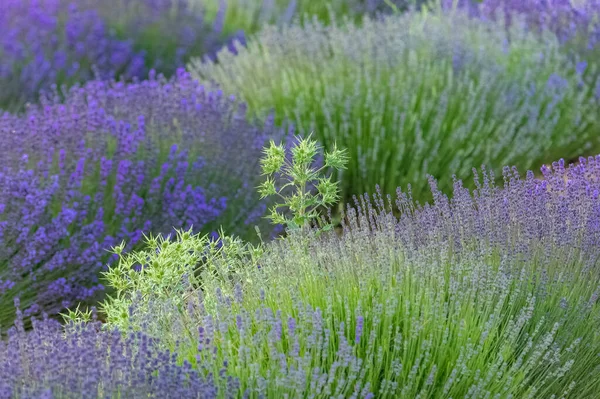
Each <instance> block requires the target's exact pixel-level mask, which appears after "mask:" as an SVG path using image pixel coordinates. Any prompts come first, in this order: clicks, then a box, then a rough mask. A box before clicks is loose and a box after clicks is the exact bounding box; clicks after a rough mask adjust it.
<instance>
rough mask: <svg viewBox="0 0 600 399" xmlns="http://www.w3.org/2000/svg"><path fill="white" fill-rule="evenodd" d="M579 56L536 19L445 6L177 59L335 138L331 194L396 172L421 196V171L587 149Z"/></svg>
mask: <svg viewBox="0 0 600 399" xmlns="http://www.w3.org/2000/svg"><path fill="white" fill-rule="evenodd" d="M579 61H581V60H579ZM579 61H578V60H571V59H570V58H569V57H568V56H567V55H565V54H564V53H563V51H562V48H561V45H560V43H559V41H558V39H557V38H556V36H555V35H553V34H551V33H549V32H545V33H544V34H542V35H541V36H540V35H539V34H537V33H533V32H531V31H528V30H527V29H525V28H523V27H522V26H520V25H518V24H515V25H511V26H510V27H509V28H508V29H506V28H505V27H504V26H502V25H500V24H498V23H496V22H494V21H482V20H480V19H475V18H471V17H470V16H469V15H468V14H466V13H465V12H463V11H462V10H456V11H452V12H441V11H440V12H429V13H415V12H409V13H405V14H403V15H397V16H393V17H388V18H384V19H378V20H369V19H366V20H365V21H364V23H363V24H362V25H361V26H355V25H353V24H342V25H334V26H324V25H322V24H319V23H316V22H315V23H314V24H308V25H305V26H300V25H299V24H296V25H293V26H290V27H287V28H283V29H282V30H277V29H271V28H266V29H265V30H264V31H263V32H261V33H260V34H258V35H257V36H256V37H255V38H254V40H252V41H251V42H249V43H248V46H247V47H246V48H243V49H242V48H240V49H239V54H238V55H237V56H233V55H230V54H228V53H226V52H222V53H220V54H219V56H218V62H216V63H206V62H204V63H202V62H193V63H192V65H191V66H190V68H191V70H192V73H193V74H194V76H197V77H198V78H200V79H204V80H206V81H216V82H217V83H218V84H219V85H221V86H222V87H223V89H224V90H225V91H226V92H228V93H239V94H240V95H241V98H242V99H244V100H245V101H247V103H248V105H249V109H250V111H252V112H254V113H256V114H257V115H258V116H266V115H268V112H270V111H271V110H275V116H276V121H278V122H284V121H286V120H291V121H293V122H294V124H295V125H296V128H297V129H298V132H299V133H300V134H307V133H309V132H310V131H313V130H314V131H315V132H316V134H315V138H316V139H317V140H318V141H319V142H320V144H322V145H323V146H324V147H325V150H331V148H332V147H331V146H332V144H333V143H334V142H337V143H338V144H339V145H340V146H342V147H345V148H347V149H348V153H349V155H350V163H349V164H348V169H347V170H345V171H343V172H342V173H339V174H338V175H337V177H339V178H340V179H341V180H340V182H341V198H342V199H343V200H345V201H348V200H351V196H352V194H353V193H356V192H365V191H369V190H372V189H373V187H374V186H375V184H379V185H380V186H381V188H382V190H383V191H384V192H385V193H390V194H392V193H393V192H394V190H395V188H396V187H397V186H406V185H407V184H409V183H410V184H412V192H413V195H414V196H415V198H418V199H421V200H423V199H427V198H428V190H427V184H426V178H425V176H426V173H430V174H432V175H433V176H435V177H436V178H438V179H439V184H440V185H441V187H442V188H444V189H448V188H450V187H451V185H452V182H451V180H450V179H449V178H448V176H447V174H448V173H455V174H456V175H457V176H459V177H462V178H465V177H466V176H468V175H469V173H470V168H471V167H472V165H481V164H492V165H503V164H513V163H517V164H519V165H522V166H523V167H525V168H534V167H535V168H538V167H539V166H540V165H541V164H542V163H543V162H547V161H550V160H552V159H556V158H558V157H560V156H564V157H565V158H571V157H576V156H578V155H579V154H582V153H585V152H587V151H592V150H591V148H598V147H597V146H598V145H600V143H599V142H598V137H600V135H598V132H599V126H600V117H599V116H598V112H597V109H598V105H599V101H600V83H599V81H598V79H597V78H596V77H595V76H596V75H597V74H596V73H595V72H594V71H595V70H596V69H597V68H596V66H595V65H593V64H591V63H590V65H589V66H586V65H585V63H584V62H579Z"/></svg>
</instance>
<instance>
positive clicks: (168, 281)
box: [101, 230, 263, 331]
mask: <svg viewBox="0 0 600 399" xmlns="http://www.w3.org/2000/svg"><path fill="white" fill-rule="evenodd" d="M123 249H124V244H122V245H120V246H118V247H116V248H114V253H116V254H118V255H119V260H118V262H117V264H116V265H115V266H114V267H111V268H110V269H109V270H108V271H107V272H105V273H104V277H105V278H106V279H107V281H108V283H109V284H110V286H111V287H112V288H113V291H114V295H112V296H110V297H109V298H108V299H106V300H105V301H104V302H103V303H102V305H101V310H102V312H103V313H104V314H105V315H106V321H107V324H108V325H109V326H114V327H118V328H120V329H121V330H122V331H127V329H128V328H130V327H132V328H140V324H137V325H136V324H134V325H131V321H132V320H133V316H134V315H133V314H132V311H133V309H135V312H136V313H137V314H138V315H148V316H149V317H152V318H156V319H157V320H162V321H165V320H169V319H170V318H171V317H173V316H174V315H173V314H171V313H172V309H169V310H168V311H167V312H166V313H157V312H158V310H157V309H154V308H152V307H151V306H152V304H153V303H169V305H170V306H172V307H173V308H174V309H175V310H176V311H179V312H184V311H185V305H186V303H187V301H188V300H189V297H190V295H192V294H194V292H196V290H203V289H204V288H203V287H204V283H205V282H210V281H213V280H218V281H219V284H221V285H223V286H225V285H228V284H235V283H236V282H239V281H242V280H243V279H242V277H241V276H242V274H241V272H242V271H243V270H245V268H246V267H249V266H256V264H257V261H258V259H259V257H260V256H261V254H262V252H263V249H262V246H261V245H257V246H253V245H251V244H248V243H245V242H244V241H242V240H240V239H239V238H236V237H230V236H226V235H225V234H224V233H223V232H222V231H221V233H220V236H219V238H217V239H211V238H210V237H209V236H208V235H200V234H197V235H194V234H192V233H191V230H190V231H177V235H176V237H175V239H174V240H172V239H171V238H170V237H166V238H164V237H162V236H156V237H153V236H149V237H146V247H145V248H144V249H143V250H140V251H137V252H132V253H124V252H123ZM153 310H154V311H153Z"/></svg>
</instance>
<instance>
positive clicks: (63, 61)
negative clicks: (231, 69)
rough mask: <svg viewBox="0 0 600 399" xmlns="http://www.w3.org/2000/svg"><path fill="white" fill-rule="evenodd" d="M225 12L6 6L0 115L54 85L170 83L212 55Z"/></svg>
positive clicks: (46, 0) (155, 5)
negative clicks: (190, 62)
mask: <svg viewBox="0 0 600 399" xmlns="http://www.w3.org/2000/svg"><path fill="white" fill-rule="evenodd" d="M223 13H224V8H223V9H222V10H218V11H217V13H216V14H215V15H214V16H213V20H211V21H208V20H206V19H205V17H204V13H203V11H202V10H199V9H196V8H194V9H192V8H191V7H190V6H189V5H188V2H187V1H186V0H143V1H140V0H107V1H95V0H78V1H73V0H5V1H2V2H1V3H0V31H2V35H1V36H0V60H1V61H2V62H0V85H1V86H2V90H0V108H5V109H9V108H10V109H20V108H21V107H22V105H23V104H24V102H26V101H34V100H36V99H37V95H38V92H39V91H40V90H48V89H50V88H51V86H52V85H53V84H57V85H62V84H66V85H72V84H73V83H76V82H84V81H87V80H90V79H92V78H101V79H110V78H120V77H123V78H125V79H131V78H133V77H143V76H146V75H147V74H148V71H149V70H150V69H151V68H153V69H156V70H158V72H162V73H165V74H167V75H171V74H173V73H174V72H175V70H176V68H178V67H180V66H183V65H184V63H185V61H186V60H187V58H188V57H189V56H190V55H194V56H198V55H204V54H211V53H214V52H215V51H216V50H217V49H219V48H221V46H222V45H223V44H225V43H226V42H227V41H228V40H231V39H233V38H235V39H237V40H243V34H242V33H241V32H239V31H236V32H232V33H231V35H230V37H229V38H227V37H225V36H224V35H223V34H222V25H223V23H222V16H223Z"/></svg>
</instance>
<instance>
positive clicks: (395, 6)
mask: <svg viewBox="0 0 600 399" xmlns="http://www.w3.org/2000/svg"><path fill="white" fill-rule="evenodd" d="M187 1H188V2H189V3H190V5H191V6H192V7H197V8H198V9H204V10H206V13H207V17H208V19H209V20H210V19H211V17H213V16H215V15H217V13H218V10H224V17H223V29H224V31H225V33H230V34H231V33H235V32H236V31H239V30H241V31H244V32H246V33H247V34H252V33H256V32H258V31H260V30H261V29H262V28H263V27H264V26H265V25H269V24H277V25H280V26H281V25H285V24H288V23H290V22H291V21H292V20H294V19H298V18H299V19H304V20H308V21H311V20H313V19H315V18H316V19H318V20H320V21H321V22H323V23H329V22H331V21H336V20H337V21H340V20H343V19H345V18H348V19H351V20H355V21H356V22H360V20H361V19H362V17H363V16H364V15H370V16H376V15H378V14H390V13H393V12H402V11H406V10H407V9H408V8H409V7H419V6H421V5H424V4H426V3H428V2H429V1H430V0H327V1H314V0H187Z"/></svg>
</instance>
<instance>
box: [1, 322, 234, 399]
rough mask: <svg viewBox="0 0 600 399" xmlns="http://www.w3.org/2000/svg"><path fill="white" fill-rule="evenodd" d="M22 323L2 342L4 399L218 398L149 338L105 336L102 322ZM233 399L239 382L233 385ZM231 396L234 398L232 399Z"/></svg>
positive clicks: (210, 385)
mask: <svg viewBox="0 0 600 399" xmlns="http://www.w3.org/2000/svg"><path fill="white" fill-rule="evenodd" d="M33 325H34V327H33V330H32V331H31V332H26V331H25V330H24V329H23V325H22V320H18V321H17V322H16V323H15V327H12V328H11V329H10V330H9V332H8V339H7V340H6V341H0V398H2V399H40V398H44V399H46V398H48V399H50V398H64V399H67V398H77V399H81V398H86V399H94V398H132V399H133V398H161V399H162V398H165V399H166V398H216V397H217V395H218V390H217V388H216V385H215V383H214V378H215V377H216V378H217V379H218V378H222V376H223V375H224V371H225V369H224V370H223V371H222V372H221V374H222V375H221V376H219V375H216V376H208V377H206V376H204V375H202V374H201V373H202V372H201V371H199V370H198V369H195V370H193V369H192V367H191V365H190V364H189V363H187V362H186V363H183V364H181V362H179V363H177V354H175V353H170V352H169V351H165V350H161V349H159V348H158V347H157V345H156V340H155V339H153V338H150V337H148V336H147V335H145V334H143V333H139V332H138V333H136V334H133V333H131V334H128V335H127V336H125V337H123V336H122V334H121V333H120V332H118V331H110V332H109V331H105V332H101V331H100V330H101V325H100V324H99V323H98V322H91V323H88V324H86V325H81V324H80V325H73V324H71V325H68V326H66V327H63V326H61V325H60V324H59V323H58V322H56V321H54V320H48V319H44V320H43V321H34V323H33ZM228 389H229V392H230V395H234V394H235V392H236V382H235V381H234V380H233V379H230V380H229V381H228ZM229 397H231V396H229Z"/></svg>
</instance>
